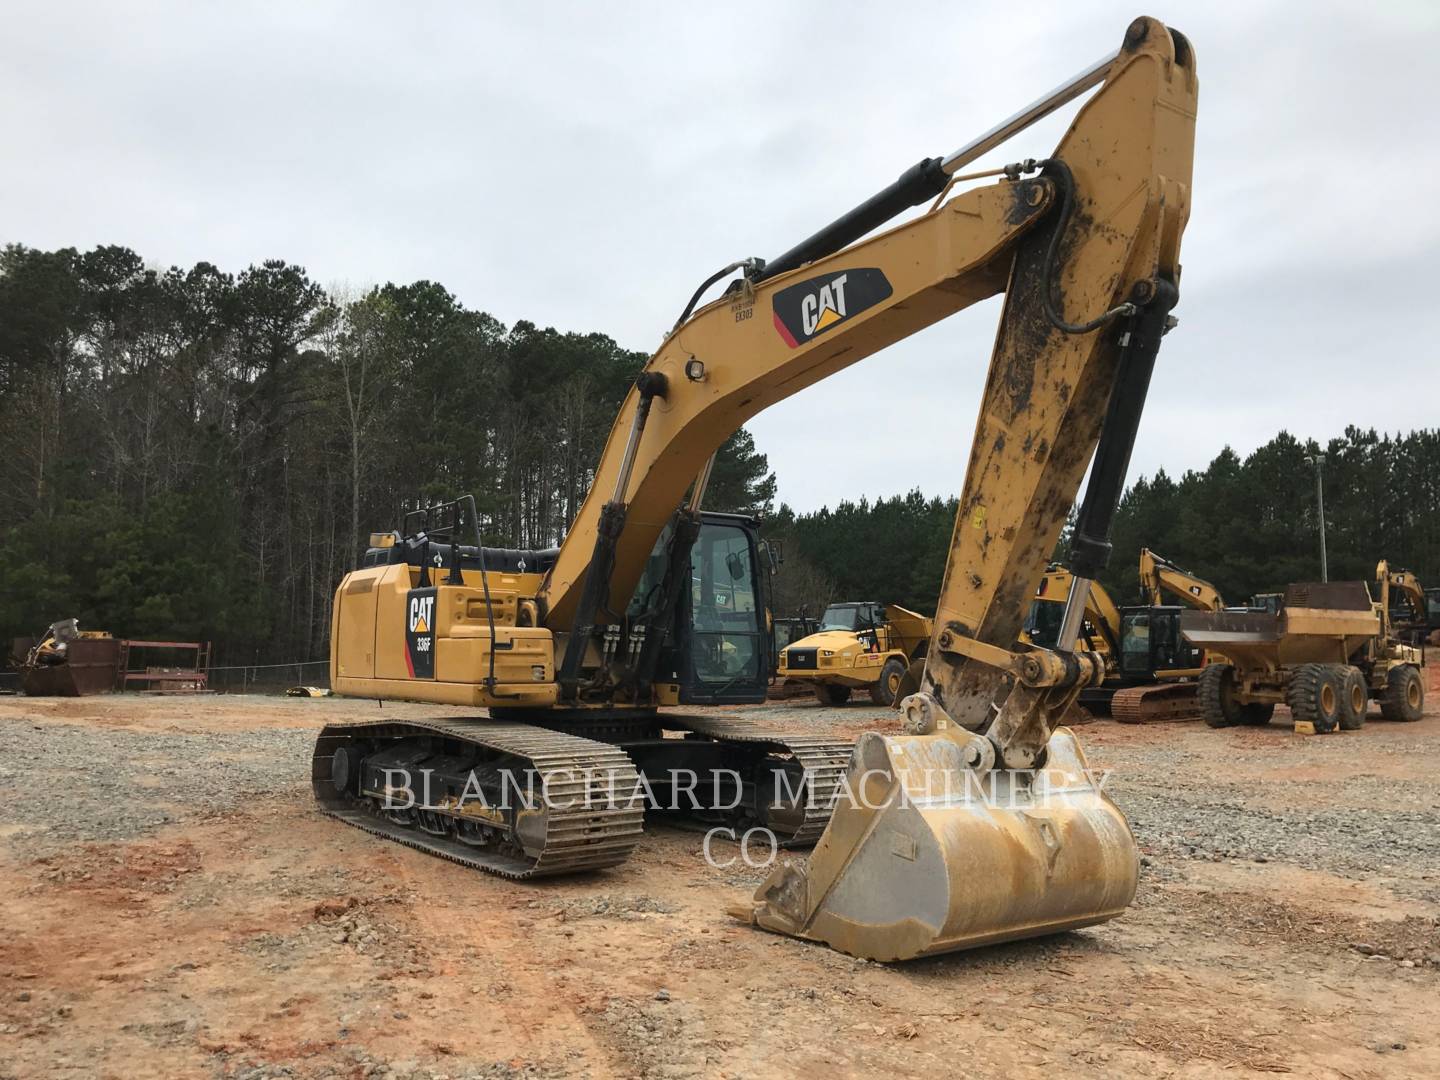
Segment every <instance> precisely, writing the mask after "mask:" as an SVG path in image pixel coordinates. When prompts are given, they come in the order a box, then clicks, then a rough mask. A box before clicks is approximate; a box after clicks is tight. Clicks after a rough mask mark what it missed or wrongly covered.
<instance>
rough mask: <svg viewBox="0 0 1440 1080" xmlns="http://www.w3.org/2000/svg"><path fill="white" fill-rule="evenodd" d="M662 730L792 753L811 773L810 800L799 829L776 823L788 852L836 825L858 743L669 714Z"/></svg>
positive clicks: (731, 720) (774, 827) (735, 721)
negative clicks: (834, 814) (833, 817)
mask: <svg viewBox="0 0 1440 1080" xmlns="http://www.w3.org/2000/svg"><path fill="white" fill-rule="evenodd" d="M660 726H661V727H663V728H666V729H668V730H671V731H685V732H691V733H694V734H696V735H701V736H704V737H705V738H708V739H714V740H716V741H717V742H731V743H748V744H752V745H757V748H759V749H764V750H766V751H767V752H769V753H778V754H788V755H790V756H791V757H792V758H793V759H794V760H795V762H796V764H798V765H799V766H800V767H801V768H803V769H804V770H805V783H806V786H807V791H806V794H807V798H806V800H805V814H804V818H803V820H802V821H800V822H799V823H798V824H797V825H793V826H789V827H785V826H781V825H780V824H779V823H778V822H777V823H773V824H772V825H771V828H772V830H773V831H774V832H775V833H776V838H777V839H778V840H779V842H780V844H781V846H783V847H787V848H797V847H809V846H811V845H813V844H814V843H815V841H817V840H818V839H820V834H821V833H823V832H824V831H825V826H826V825H828V824H829V823H830V815H831V813H832V812H833V811H834V809H835V801H836V799H837V798H838V797H839V795H840V793H841V784H842V783H843V782H844V779H845V772H846V769H848V768H849V765H850V757H851V755H852V754H853V753H854V752H855V744H854V743H853V742H850V741H846V740H844V739H836V738H831V737H828V736H822V735H795V734H791V733H787V732H783V731H778V730H775V729H773V728H768V727H765V726H764V725H762V724H757V723H755V722H754V721H753V720H740V719H734V718H729V717H715V716H676V715H671V714H667V715H665V716H662V717H660ZM792 829H793V831H791V830H792Z"/></svg>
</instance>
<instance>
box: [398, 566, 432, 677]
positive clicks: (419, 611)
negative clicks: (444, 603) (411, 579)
mask: <svg viewBox="0 0 1440 1080" xmlns="http://www.w3.org/2000/svg"><path fill="white" fill-rule="evenodd" d="M436 595H437V590H436V589H435V587H434V586H433V585H432V586H430V587H429V588H428V589H411V590H410V592H409V593H408V594H407V596H406V598H405V669H406V670H407V671H408V672H409V673H410V678H412V679H433V678H434V677H435V597H436Z"/></svg>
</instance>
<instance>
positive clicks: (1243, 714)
mask: <svg viewBox="0 0 1440 1080" xmlns="http://www.w3.org/2000/svg"><path fill="white" fill-rule="evenodd" d="M1274 715H1275V704H1274V702H1260V701H1252V702H1251V703H1250V704H1249V705H1241V706H1240V723H1242V724H1244V725H1245V726H1246V727H1264V726H1265V725H1266V724H1268V723H1270V718H1271V717H1273V716H1274Z"/></svg>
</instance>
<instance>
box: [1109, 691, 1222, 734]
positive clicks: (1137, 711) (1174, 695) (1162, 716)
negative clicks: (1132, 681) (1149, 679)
mask: <svg viewBox="0 0 1440 1080" xmlns="http://www.w3.org/2000/svg"><path fill="white" fill-rule="evenodd" d="M1196 685H1197V684H1196V683H1193V682H1171V683H1157V684H1156V685H1154V686H1131V687H1127V688H1125V689H1123V690H1116V691H1115V695H1114V696H1113V697H1112V698H1111V699H1110V716H1111V719H1113V720H1116V721H1118V722H1120V723H1122V724H1160V723H1168V722H1171V721H1177V720H1198V719H1200V699H1199V697H1198V696H1197V694H1196V690H1195V687H1196Z"/></svg>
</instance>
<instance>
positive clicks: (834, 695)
mask: <svg viewBox="0 0 1440 1080" xmlns="http://www.w3.org/2000/svg"><path fill="white" fill-rule="evenodd" d="M815 696H816V697H817V698H818V699H819V701H820V704H821V705H844V704H845V703H846V702H847V701H849V700H850V687H848V686H836V685H835V684H834V683H823V682H822V683H816V684H815Z"/></svg>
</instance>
